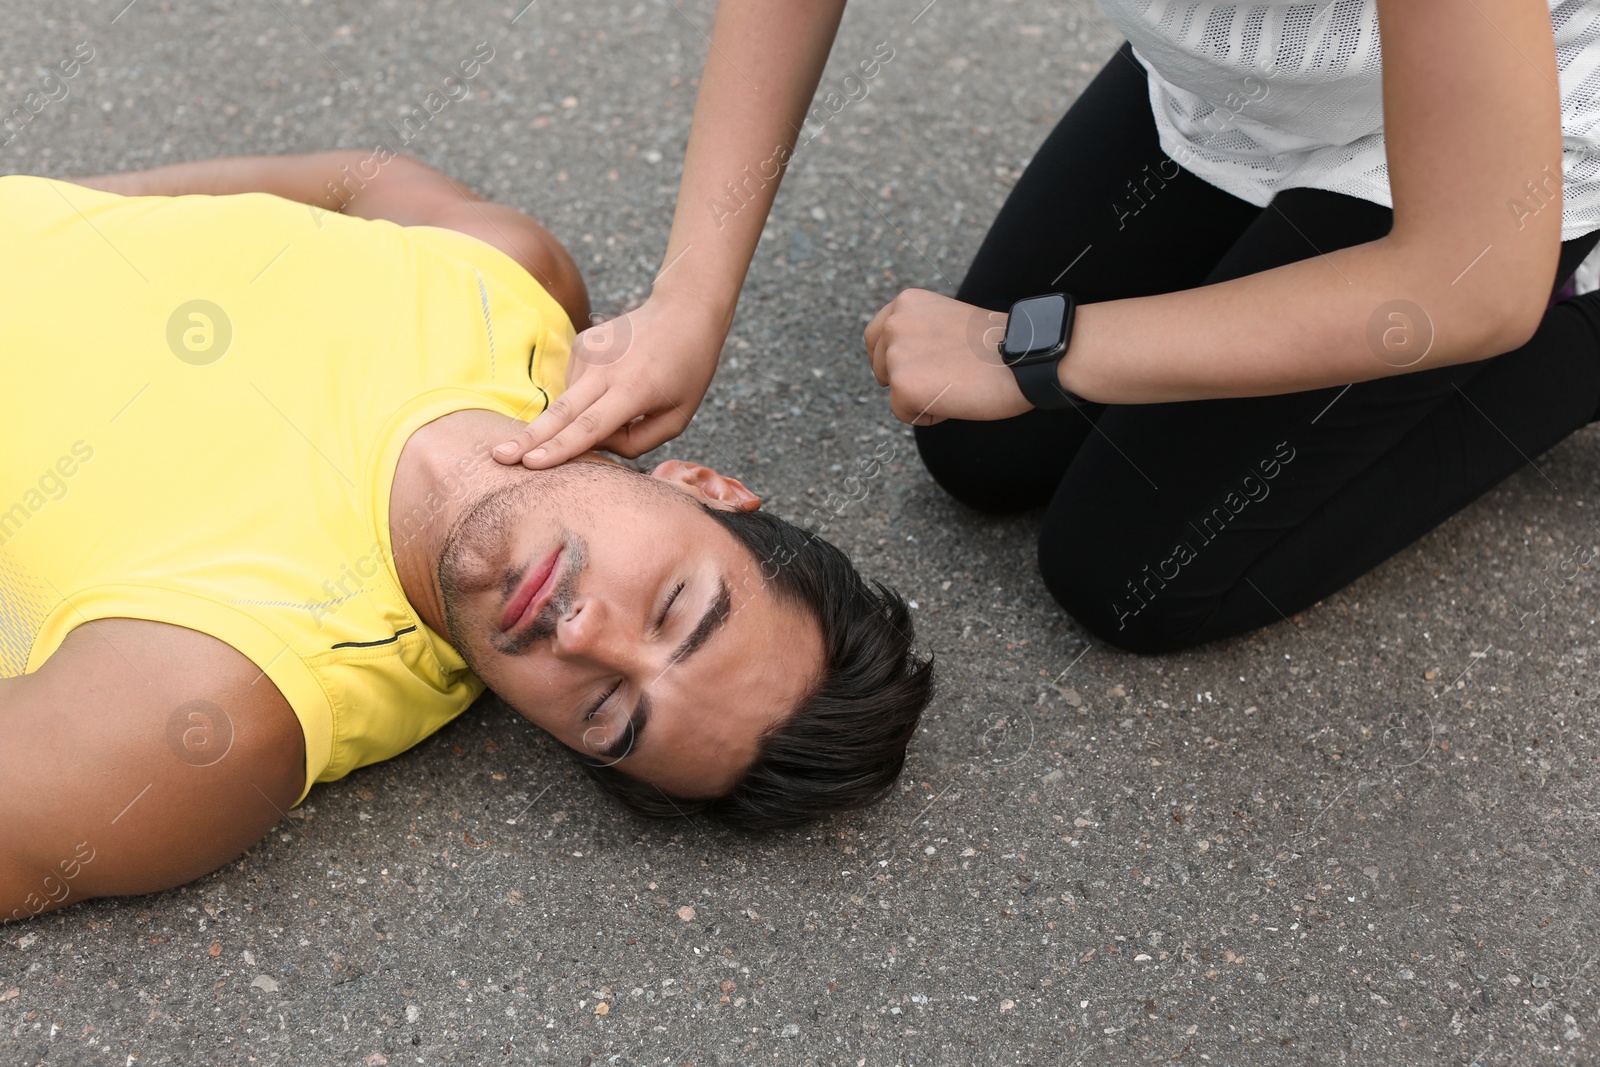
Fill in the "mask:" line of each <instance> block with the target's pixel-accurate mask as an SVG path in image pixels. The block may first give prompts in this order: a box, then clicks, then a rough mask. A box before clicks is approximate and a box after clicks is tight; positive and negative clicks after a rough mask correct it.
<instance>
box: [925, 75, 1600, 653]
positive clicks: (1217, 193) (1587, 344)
mask: <svg viewBox="0 0 1600 1067" xmlns="http://www.w3.org/2000/svg"><path fill="white" fill-rule="evenodd" d="M1391 219H1392V212H1391V211H1390V209H1388V208H1385V207H1381V206H1379V205H1377V204H1373V203H1370V202H1368V201H1365V200H1360V199H1357V198H1355V197H1350V196H1345V195H1343V194H1339V193H1330V192H1324V191H1321V190H1315V189H1289V190H1285V191H1284V192H1282V193H1280V194H1278V195H1277V196H1276V197H1275V198H1274V199H1273V201H1272V204H1271V205H1270V206H1268V207H1267V208H1265V209H1262V208H1257V207H1254V206H1253V205H1251V204H1249V203H1246V202H1245V201H1243V200H1240V199H1238V198H1237V197H1234V196H1232V195H1230V194H1228V193H1225V192H1223V191H1222V190H1220V189H1218V188H1216V187H1215V186H1213V185H1209V184H1207V183H1206V182H1204V181H1202V180H1201V179H1199V178H1197V177H1195V176H1194V175H1193V174H1190V173H1189V172H1188V171H1185V170H1181V169H1179V167H1178V166H1177V164H1176V163H1174V162H1173V161H1172V160H1170V159H1169V158H1168V157H1167V156H1166V155H1165V154H1164V153H1163V152H1162V151H1161V148H1160V145H1159V142H1158V141H1157V137H1156V129H1155V122H1154V120H1153V118H1152V117H1151V113H1150V98H1149V90H1148V87H1147V81H1146V75H1145V70H1144V68H1143V67H1142V66H1141V65H1140V64H1139V61H1138V60H1137V59H1135V58H1134V57H1133V54H1132V51H1131V49H1130V48H1129V47H1128V46H1127V45H1124V46H1123V47H1122V49H1121V50H1120V51H1118V53H1117V54H1116V55H1115V56H1113V57H1112V59H1111V61H1110V62H1109V63H1108V64H1107V65H1106V67H1105V69H1104V70H1102V71H1101V72H1100V73H1099V75H1098V76H1096V78H1095V80H1094V82H1093V83H1092V84H1091V85H1090V86H1089V88H1088V89H1087V90H1085V92H1084V93H1083V95H1082V96H1081V97H1079V99H1078V100H1077V101H1076V102H1075V103H1074V104H1073V105H1072V108H1071V110H1069V111H1068V112H1067V114H1066V117H1064V118H1063V119H1062V120H1061V122H1060V124H1059V125H1058V126H1057V127H1056V128H1055V130H1054V132H1052V133H1051V134H1050V137H1049V138H1048V139H1047V140H1046V141H1045V143H1044V145H1043V146H1042V147H1041V148H1040V149H1039V152H1038V154H1037V155H1036V156H1034V158H1033V161H1032V162H1031V163H1030V164H1029V165H1028V168H1027V170H1026V171H1025V172H1024V173H1023V175H1022V177H1021V179H1020V180H1019V181H1018V182H1017V185H1016V188H1015V189H1013V190H1012V192H1011V195H1010V197H1009V198H1008V199H1007V201H1006V204H1005V207H1003V208H1002V209H1001V211H1000V215H999V217H998V218H997V219H995V222H994V225H993V226H992V227H991V228H990V230H989V233H988V236H987V237H985V238H984V241H983V245H982V247H981V248H980V249H979V250H978V254H977V257H976V258H975V259H974V260H973V263H972V268H971V270H970V271H969V272H968V274H967V277H966V279H965V281H963V283H962V285H961V290H960V292H959V293H958V294H957V295H958V298H959V299H961V300H964V301H967V302H969V303H972V304H977V305H981V306H983V307H987V308H991V309H994V310H999V311H1004V310H1006V309H1007V308H1009V307H1010V305H1011V303H1012V302H1013V301H1015V300H1018V299H1020V298H1022V297H1026V296H1034V295H1037V294H1039V293H1046V292H1052V291H1065V292H1070V293H1072V294H1073V295H1074V296H1075V297H1076V298H1077V299H1078V300H1079V301H1080V302H1084V303H1090V302H1095V301H1100V300H1112V299H1117V298H1121V297H1132V296H1145V295H1151V294H1156V293H1166V292H1172V291H1175V290H1180V289H1188V288H1193V287H1195V286H1199V285H1208V284H1211V283H1214V282H1220V281H1225V280H1227V279H1230V278H1238V277H1241V276H1244V275H1248V274H1254V273H1256V272H1259V271H1264V270H1268V269H1271V268H1273V267H1277V266H1281V265H1283V264H1285V263H1290V262H1293V261H1295V260H1300V259H1306V258H1309V257H1311V256H1313V255H1315V254H1316V253H1317V252H1318V251H1324V252H1325V251H1328V250H1330V249H1333V248H1341V247H1346V246H1350V245H1355V244H1360V243H1363V242H1366V241H1371V240H1375V239H1377V238H1379V237H1382V236H1383V235H1384V234H1386V233H1387V232H1388V231H1389V227H1390V221H1391ZM1597 241H1600V233H1595V234H1589V235H1587V236H1585V237H1581V238H1578V239H1576V240H1573V241H1568V242H1566V243H1565V244H1563V245H1562V248H1561V265H1560V269H1559V271H1558V272H1557V273H1558V278H1557V282H1558V286H1559V284H1560V283H1563V282H1565V281H1566V280H1567V279H1568V278H1569V277H1570V276H1571V274H1572V272H1573V271H1574V270H1575V269H1576V267H1577V265H1578V264H1579V263H1580V262H1581V261H1582V260H1583V258H1584V256H1585V255H1587V254H1588V252H1589V250H1590V249H1592V248H1593V247H1594V246H1595V244H1596V242H1597ZM1085 248H1087V249H1088V251H1084V249H1085ZM1284 314H1289V315H1292V314H1294V309H1293V308H1285V309H1284ZM1343 388H1344V387H1333V388H1328V389H1315V390H1311V391H1309V392H1301V393H1289V394H1285V395H1281V396H1266V397H1251V398H1245V399H1225V400H1199V401H1186V402H1181V403H1169V404H1129V405H1114V406H1106V405H1091V406H1090V407H1089V408H1088V409H1087V416H1088V417H1085V414H1084V413H1080V412H1075V411H1030V412H1028V413H1027V414H1025V415H1019V416H1017V417H1016V418H1012V419H1005V420H1001V421H998V422H962V421H949V422H943V423H939V424H937V425H935V426H930V427H919V428H918V429H917V431H916V436H917V447H918V449H919V451H920V452H921V454H922V460H923V463H924V464H926V466H927V468H928V471H929V472H930V473H931V474H932V475H933V477H934V479H935V480H936V481H938V483H939V484H940V485H941V486H943V487H944V488H945V489H946V490H947V491H949V493H950V494H951V495H952V496H954V497H956V499H958V500H960V501H962V502H963V503H966V504H968V505H970V506H971V507H974V508H977V509H979V510H981V511H987V512H995V513H998V512H1008V511H1017V510H1022V509H1026V508H1032V507H1038V506H1040V505H1046V506H1047V511H1046V512H1045V518H1044V528H1043V530H1042V531H1041V533H1040V535H1039V569H1040V570H1041V572H1042V573H1043V575H1044V580H1045V584H1046V585H1047V586H1048V588H1049V590H1050V592H1051V594H1052V595H1053V596H1054V597H1055V598H1056V600H1057V601H1058V602H1059V603H1060V604H1061V605H1062V607H1064V608H1065V609H1066V610H1067V611H1068V612H1069V613H1071V615H1072V616H1073V617H1074V618H1075V619H1077V620H1078V622H1080V623H1081V624H1082V625H1083V626H1084V627H1086V628H1087V629H1088V630H1089V631H1090V632H1091V633H1093V634H1095V635H1096V636H1097V637H1099V638H1101V639H1103V640H1105V641H1108V642H1110V643H1111V644H1113V645H1117V646H1120V647H1122V648H1125V649H1129V650H1132V651H1136V652H1165V651H1172V650H1175V649H1179V648H1184V647H1187V646H1190V645H1194V644H1198V643H1200V642H1204V641H1211V640H1215V639H1217V638H1221V637H1228V636H1230V635H1233V634H1238V633H1243V632H1245V631H1247V630H1253V629H1255V628H1257V627H1260V626H1264V625H1266V624H1268V623H1272V622H1277V621H1279V620H1280V619H1283V618H1284V617H1286V616H1289V615H1293V614H1294V613H1295V612H1297V611H1300V610H1302V609H1304V608H1306V607H1308V606H1309V605H1311V604H1314V603H1315V602H1316V601H1318V600H1320V599H1322V598H1323V597H1326V596H1328V595H1329V594H1330V593H1333V592H1334V591H1336V590H1338V589H1340V588H1342V587H1343V586H1344V585H1346V584H1347V583H1349V582H1350V581H1352V580H1353V579H1355V578H1356V577H1358V576H1359V575H1361V574H1363V573H1365V572H1366V571H1368V570H1370V569H1371V568H1373V567H1375V566H1377V565H1378V564H1379V563H1380V562H1382V561H1383V560H1385V559H1387V558H1388V557H1390V556H1391V555H1393V554H1394V553H1395V552H1397V551H1399V550H1400V549H1401V548H1403V547H1405V546H1406V545H1408V544H1410V543H1411V542H1413V541H1415V540H1416V539H1417V538H1418V537H1420V536H1422V535H1423V534H1424V533H1426V532H1427V531H1429V530H1431V529H1433V528H1434V527H1435V526H1437V525H1439V523H1441V522H1443V521H1444V520H1445V519H1446V518H1448V517H1449V516H1451V515H1453V514H1454V513H1455V512H1457V511H1459V510H1460V509H1461V508H1463V507H1465V506H1466V505H1467V504H1468V503H1470V502H1471V501H1472V500H1474V499H1475V498H1477V497H1478V496H1479V495H1481V494H1482V493H1484V492H1485V491H1487V490H1488V489H1489V488H1491V487H1492V486H1494V485H1496V484H1497V483H1499V482H1500V481H1501V480H1502V479H1504V478H1506V477H1507V476H1508V475H1510V474H1511V473H1512V472H1513V471H1515V470H1517V469H1518V468H1520V467H1522V466H1524V465H1525V464H1527V463H1528V462H1529V461H1530V460H1531V459H1533V458H1534V457H1536V456H1538V455H1539V454H1540V453H1542V452H1544V451H1545V450H1546V449H1548V448H1550V447H1551V446H1552V445H1554V444H1555V443H1556V442H1558V441H1560V440H1561V439H1562V438H1564V437H1566V436H1567V435H1568V434H1570V433H1572V432H1573V431H1574V430H1576V429H1578V428H1579V427H1581V426H1583V425H1584V424H1586V423H1587V422H1589V421H1591V420H1592V419H1594V418H1595V417H1596V414H1597V408H1600V294H1592V295H1589V296H1584V297H1578V298H1575V299H1568V300H1565V301H1562V302H1561V303H1558V304H1556V305H1554V306H1553V307H1552V308H1551V309H1550V310H1549V311H1548V312H1547V313H1546V314H1545V317H1544V320H1543V322H1542V323H1541V325H1540V327H1539V329H1538V332H1537V333H1536V334H1535V335H1534V337H1533V339H1532V340H1531V341H1529V342H1528V343H1527V344H1526V345H1523V346H1522V347H1521V348H1518V349H1516V350H1515V351H1512V352H1507V353H1505V354H1503V355H1499V356H1495V357H1493V358H1491V359H1485V360H1480V361H1478V362H1473V363H1466V364H1461V365H1457V366H1451V367H1439V368H1436V369H1432V370H1424V371H1418V372H1415V373H1409V374H1399V375H1395V376H1392V377H1387V378H1380V379H1376V380H1373V381H1367V382H1358V383H1356V384H1355V385H1352V386H1350V387H1348V389H1347V390H1346V391H1344V392H1343V393H1342V395H1341V389H1343Z"/></svg>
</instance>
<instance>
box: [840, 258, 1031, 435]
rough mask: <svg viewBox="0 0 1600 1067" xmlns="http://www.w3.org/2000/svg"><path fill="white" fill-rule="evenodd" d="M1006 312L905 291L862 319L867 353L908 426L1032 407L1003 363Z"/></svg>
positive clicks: (1014, 412)
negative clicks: (864, 326) (1001, 358)
mask: <svg viewBox="0 0 1600 1067" xmlns="http://www.w3.org/2000/svg"><path fill="white" fill-rule="evenodd" d="M1006 318H1007V316H1006V315H1005V313H1004V312H1000V311H989V310H987V309H985V308H980V307H974V306H973V305H971V304H963V303H962V302H961V301H959V300H952V299H950V298H949V297H948V296H940V295H939V294H938V293H930V292H928V291H927V290H925V289H907V290H906V291H905V292H903V293H901V294H900V295H899V296H897V297H895V298H894V299H893V300H891V301H890V302H889V303H887V304H885V305H884V307H883V310H881V311H879V312H878V314H877V315H876V316H875V317H874V318H873V320H872V321H871V322H870V323H868V324H867V332H866V340H867V352H868V353H869V354H870V355H871V356H872V373H873V376H874V377H876V378H877V379H878V384H879V385H885V386H888V387H889V408H890V410H891V411H893V412H894V417H895V418H897V419H899V420H900V421H901V422H909V423H911V424H912V425H913V426H931V425H933V424H934V423H936V422H941V421H943V420H945V419H967V420H970V421H974V422H983V421H988V420H991V419H1009V418H1011V417H1012V416H1013V415H1021V414H1022V413H1023V412H1025V411H1030V410H1032V408H1033V405H1032V404H1030V403H1028V400H1027V398H1026V397H1024V396H1023V395H1022V390H1021V388H1019V387H1018V385H1017V379H1016V377H1015V375H1013V374H1012V373H1011V369H1010V368H1009V367H1007V366H1006V365H1005V364H1004V363H1002V362H1000V341H1001V339H1002V338H1003V337H1004V336H1005V332H1006Z"/></svg>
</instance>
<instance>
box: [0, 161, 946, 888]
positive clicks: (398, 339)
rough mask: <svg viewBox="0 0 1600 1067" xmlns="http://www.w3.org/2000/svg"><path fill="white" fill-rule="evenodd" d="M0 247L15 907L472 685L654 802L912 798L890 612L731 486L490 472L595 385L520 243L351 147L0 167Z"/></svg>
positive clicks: (714, 806)
mask: <svg viewBox="0 0 1600 1067" xmlns="http://www.w3.org/2000/svg"><path fill="white" fill-rule="evenodd" d="M190 194H200V195H190ZM0 245H3V247H4V249H5V255H4V261H3V263H0V331H3V332H0V337H3V339H4V340H3V347H0V370H3V379H0V380H3V381H4V383H5V385H4V388H3V390H0V731H3V739H0V919H8V918H22V917H26V916H28V915H31V914H38V913H40V912H43V911H47V910H51V909H53V908H56V907H59V906H61V905H62V904H64V903H68V902H71V901H76V900H81V899H86V898H90V897H96V896H106V895H120V894H133V893H144V892H150V891H154V890H159V889H164V888H168V887H172V886H176V885H179V884H181V883H184V882H186V881H189V880H191V879H193V878H196V877H199V876H200V875H202V874H204V873H206V872H209V871H212V870H214V869H216V868H217V867H219V866H221V865H222V864H224V863H226V862H228V861H229V860H231V859H232V858H234V857H235V856H237V855H238V854H239V853H240V852H242V851H243V850H244V849H246V848H248V847H249V846H250V845H251V844H252V843H253V842H255V841H256V840H258V839H259V838H260V837H261V836H262V835H263V834H264V833H266V832H267V831H268V830H269V829H270V828H271V827H272V825H273V824H274V823H276V822H277V821H278V820H279V819H280V818H282V816H283V814H284V812H285V810H286V809H287V808H289V807H291V806H293V805H295V804H297V803H299V802H300V801H301V800H303V799H304V798H305V796H306V794H307V793H308V792H309V791H310V788H311V785H312V783H314V782H319V781H323V782H325V781H331V780H334V779H337V778H339V777H342V776H343V775H345V774H346V773H348V772H349V771H351V770H352V769H354V768H356V767H361V766H364V765H366V764H369V763H373V762H375V761H378V760H382V759H387V758H388V757H390V756H393V755H396V754H397V753H399V752H402V751H404V750H405V749H407V748H409V747H411V746H412V745H414V744H416V743H417V742H418V741H420V740H421V739H423V738H424V737H427V736H428V735H429V734H431V733H433V732H434V731H435V730H437V729H439V728H440V727H441V726H443V725H444V724H445V723H447V722H449V721H450V720H451V719H452V718H454V717H455V716H456V715H458V714H460V713H461V712H462V711H463V710H464V709H465V708H466V707H467V706H468V705H469V704H471V703H472V701H473V700H474V699H475V698H476V697H477V696H478V695H479V694H480V693H481V692H482V691H483V690H484V688H485V687H487V688H489V689H492V690H493V691H494V692H495V693H496V694H497V695H498V696H500V697H501V698H503V699H504V701H505V702H506V703H507V704H508V705H510V706H511V707H512V708H514V709H515V710H516V711H518V712H519V713H520V714H521V715H523V716H524V717H525V718H527V719H528V720H529V721H531V722H533V723H534V724H536V725H538V726H540V727H542V728H543V729H545V730H547V731H549V732H550V733H551V734H552V735H553V736H554V737H555V738H556V739H557V740H559V741H560V742H561V743H562V744H564V745H566V746H567V747H568V748H569V749H571V750H573V751H574V752H575V753H576V754H578V756H579V758H580V762H583V763H584V765H585V766H586V767H587V768H588V769H589V770H590V773H591V774H592V775H593V776H594V777H595V778H596V779H597V781H599V782H600V784H601V786H602V788H604V789H606V790H607V791H608V792H610V793H612V794H613V795H616V796H618V797H619V798H620V799H622V800H623V801H625V802H627V803H628V804H630V806H632V807H633V808H635V809H636V810H639V811H642V812H644V813H646V814H673V813H677V812H680V811H682V812H686V811H690V810H694V809H697V808H703V809H706V810H708V811H710V812H712V813H714V814H718V815H721V816H723V817H725V818H727V819H728V820H729V821H731V822H733V823H735V824H737V825H743V826H747V827H769V826H778V825H785V824H790V823H794V822H797V821H801V820H804V819H806V818H809V817H812V816H815V815H819V814H822V813H825V812H829V811H835V810H840V809H844V808H850V807H856V806H860V805H861V804H864V803H867V802H869V801H870V800H872V799H874V798H875V797H877V796H879V795H881V794H882V793H883V791H884V790H885V789H887V788H888V786H889V785H890V784H891V783H892V782H893V780H894V778H895V776H896V775H897V774H898V773H899V770H900V767H901V764H902V762H903V756H904V750H905V745H906V743H907V741H908V740H909V738H910V736H911V734H912V732H913V730H914V728H915V725H916V722H917V719H918V716H919V715H920V713H921V710H922V708H923V706H924V705H925V704H926V702H927V700H928V696H929V691H930V682H931V678H930V673H929V665H928V663H926V662H925V661H922V660H920V659H919V658H918V657H916V656H915V655H914V654H913V652H912V651H911V647H910V645H911V622H910V617H909V614H908V612H907V611H906V607H905V604H904V603H903V601H902V600H901V599H900V598H899V597H898V596H897V595H896V594H894V593H893V592H892V591H890V590H888V589H886V588H885V587H883V586H881V585H876V586H875V588H874V587H868V586H867V585H866V583H864V582H863V581H862V580H861V579H860V577H859V575H858V574H857V573H856V572H855V570H854V568H853V567H852V566H851V564H850V563H849V561H848V560H847V559H846V558H845V557H844V556H843V554H841V553H840V552H839V551H838V550H837V549H835V548H834V547H833V546H831V545H829V544H827V543H826V542H824V541H821V540H820V539H817V538H815V537H813V536H810V535H808V534H806V533H805V532H803V531H801V530H799V529H797V528H795V527H793V526H791V525H789V524H787V523H784V522H782V521H781V520H779V519H776V518H773V517H771V516H769V515H766V514H764V513H762V512H759V511H757V510H756V508H757V507H758V505H759V501H758V500H757V498H756V497H755V496H754V495H753V494H752V493H751V492H750V491H749V490H747V489H746V488H745V487H744V486H742V485H741V484H739V482H737V481H735V480H734V479H732V478H727V477H724V476H722V475H720V474H718V473H716V472H715V471H712V470H709V469H707V468H705V467H700V466H696V465H694V464H690V463H684V462H680V461H671V462H667V463H663V464H661V465H660V466H658V467H656V469H655V470H654V471H653V472H652V474H650V475H645V474H642V473H639V472H636V471H634V470H631V469H628V468H626V467H623V466H621V465H620V464H617V463H615V462H614V461H610V460H607V459H605V458H603V457H601V456H599V455H597V454H594V453H590V454H588V455H586V456H584V457H582V458H581V459H580V460H577V461H574V462H571V463H568V464H565V465H563V466H560V467H557V468H554V469H551V470H547V471H534V470H529V469H526V468H524V467H521V466H515V465H505V464H501V463H497V462H496V461H495V460H494V458H493V456H491V455H490V454H489V451H488V450H489V447H490V445H491V443H493V442H498V441H500V440H502V439H504V438H505V436H506V434H507V431H508V430H509V429H517V428H520V426H521V424H522V423H523V422H524V421H525V420H527V419H530V418H532V417H533V416H535V415H537V414H538V413H539V412H540V411H542V410H544V408H545V407H546V406H548V405H549V403H550V401H551V399H552V397H553V396H554V395H556V394H557V393H558V392H559V391H560V389H561V388H563V386H564V384H565V382H566V381H567V380H568V379H569V376H572V377H575V376H576V375H577V374H578V373H580V372H581V370H582V365H581V364H578V365H576V366H574V367H572V368H570V369H569V368H568V366H567V364H568V356H569V350H570V349H569V345H570V341H571V339H572V337H573V328H572V323H573V322H584V323H586V322H587V320H588V297H587V294H586V292H585V289H584V284H583V280H582V278H581V277H580V276H579V273H578V270H577V268H576V266H575V265H574V263H573V261H572V259H571V257H570V256H569V255H568V254H567V253H566V251H565V250H564V249H563V248H562V247H561V245H560V244H559V243H558V242H557V241H556V240H555V238H553V237H552V236H551V235H550V234H549V233H548V232H547V231H545V230H544V229H543V228H542V227H540V226H539V225H538V224H537V223H535V222H534V221H533V220H531V219H529V218H527V217H526V216H524V215H521V214H519V213H518V212H516V211H514V210H512V209H510V208H508V207H505V206H503V205H497V204H492V203H489V202H487V201H484V200H481V199H479V198H478V197H477V196H475V195H474V194H472V193H470V192H468V191H466V190H464V189H463V188H462V187H460V186H459V185H457V184H455V183H454V182H452V181H451V180H450V179H448V178H446V177H445V176H444V175H442V174H440V173H438V172H437V171H434V170H431V169H430V168H427V167H425V166H423V165H422V164H420V163H417V162H415V161H413V160H410V159H407V158H405V157H401V156H395V155H391V154H388V153H387V152H385V153H384V154H382V155H379V154H372V155H367V154H365V153H359V152H330V153H322V154H318V155H312V156H300V157H271V158H268V157H252V158H241V159H223V160H213V161H205V162H198V163H187V164H178V165H175V166H171V167H163V168H159V169H156V170H153V171H145V172H140V173H134V174H122V175H110V176H105V177H100V178H89V179H81V180H77V181H75V182H64V181H56V180H51V179H46V178H39V177H31V176H21V175H16V176H10V177H4V178H0ZM635 358H644V356H643V355H641V356H636V357H635Z"/></svg>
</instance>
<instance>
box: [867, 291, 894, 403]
mask: <svg viewBox="0 0 1600 1067" xmlns="http://www.w3.org/2000/svg"><path fill="white" fill-rule="evenodd" d="M893 311H894V304H893V303H892V302H891V303H888V304H885V305H883V307H881V308H879V309H878V313H877V314H876V315H874V316H872V321H871V322H869V323H867V328H866V331H865V332H864V333H863V334H862V337H863V339H864V340H865V341H866V343H867V356H868V358H870V359H871V360H872V376H873V377H874V378H876V379H878V384H879V385H888V384H889V366H888V353H889V338H888V325H889V316H890V315H891V314H892V313H893Z"/></svg>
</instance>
